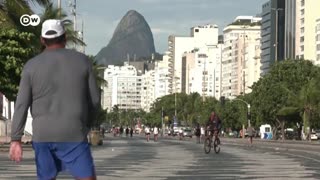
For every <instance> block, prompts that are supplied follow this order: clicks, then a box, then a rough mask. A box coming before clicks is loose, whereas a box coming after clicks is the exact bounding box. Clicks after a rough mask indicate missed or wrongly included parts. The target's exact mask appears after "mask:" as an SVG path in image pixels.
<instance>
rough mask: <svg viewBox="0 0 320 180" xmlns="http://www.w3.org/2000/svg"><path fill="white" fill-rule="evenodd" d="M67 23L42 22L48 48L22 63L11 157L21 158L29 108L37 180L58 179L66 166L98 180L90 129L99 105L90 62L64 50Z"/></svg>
mask: <svg viewBox="0 0 320 180" xmlns="http://www.w3.org/2000/svg"><path fill="white" fill-rule="evenodd" d="M65 32H66V31H65V28H64V25H63V22H62V21H60V20H55V19H50V20H46V21H44V22H43V24H42V31H41V42H42V44H43V45H44V46H45V47H46V48H45V49H44V51H43V52H42V53H40V54H39V55H37V56H35V57H34V58H32V59H30V60H29V61H28V62H27V63H26V64H25V65H24V67H23V70H22V74H21V80H20V85H19V92H18V96H17V99H16V103H15V111H14V115H13V120H12V127H11V128H12V129H11V145H10V151H9V156H10V158H11V160H12V161H15V162H20V161H21V160H22V153H23V150H22V147H21V138H22V136H23V133H24V127H25V125H26V118H27V114H28V109H29V108H30V107H32V108H31V114H32V117H33V122H32V126H33V127H32V129H33V136H32V147H33V149H34V153H35V163H36V168H37V177H38V179H41V180H42V179H55V178H56V176H57V175H58V173H59V172H60V171H64V170H68V171H69V173H70V174H71V175H72V176H73V177H74V178H75V179H79V180H95V179H96V174H95V166H94V162H93V157H92V154H91V150H90V146H89V143H88V138H87V135H88V132H89V130H90V128H91V127H92V125H93V123H94V119H95V117H96V113H97V110H98V108H99V106H100V93H99V90H98V87H97V83H96V79H95V75H94V72H93V67H92V62H91V61H90V60H89V59H88V57H87V56H86V55H84V54H82V53H79V52H76V51H74V50H69V49H65V46H66V34H65Z"/></svg>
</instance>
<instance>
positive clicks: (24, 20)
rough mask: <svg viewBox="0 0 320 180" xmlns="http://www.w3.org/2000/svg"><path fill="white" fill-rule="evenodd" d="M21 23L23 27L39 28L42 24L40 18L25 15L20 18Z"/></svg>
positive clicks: (34, 15) (33, 15)
mask: <svg viewBox="0 0 320 180" xmlns="http://www.w3.org/2000/svg"><path fill="white" fill-rule="evenodd" d="M20 23H21V25H22V26H29V25H31V26H38V25H39V24H40V17H39V16H38V15H36V14H32V15H31V16H30V15H28V14H24V15H22V16H21V17H20Z"/></svg>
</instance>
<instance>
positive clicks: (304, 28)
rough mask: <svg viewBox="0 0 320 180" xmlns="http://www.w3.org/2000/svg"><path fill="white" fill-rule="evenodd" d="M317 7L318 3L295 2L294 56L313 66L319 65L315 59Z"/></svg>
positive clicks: (318, 12)
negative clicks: (309, 61)
mask: <svg viewBox="0 0 320 180" xmlns="http://www.w3.org/2000/svg"><path fill="white" fill-rule="evenodd" d="M319 7H320V1H313V0H296V28H297V31H296V37H297V38H296V56H297V58H301V59H306V60H311V61H312V62H313V63H314V64H320V61H319V60H318V59H319V58H318V57H317V51H318V45H317V38H318V37H317V33H318V30H317V25H318V24H319V21H317V20H318V19H319V18H320V11H319ZM319 48H320V47H319Z"/></svg>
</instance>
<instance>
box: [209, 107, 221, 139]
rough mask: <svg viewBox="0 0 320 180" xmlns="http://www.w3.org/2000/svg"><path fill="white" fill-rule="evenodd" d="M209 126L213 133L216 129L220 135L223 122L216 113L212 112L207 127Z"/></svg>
mask: <svg viewBox="0 0 320 180" xmlns="http://www.w3.org/2000/svg"><path fill="white" fill-rule="evenodd" d="M208 126H209V128H210V130H211V131H212V132H213V130H215V129H216V130H217V131H218V134H219V132H220V129H221V120H220V118H219V117H218V115H217V114H216V113H215V112H214V111H212V112H211V115H210V118H209V120H208V122H207V127H208Z"/></svg>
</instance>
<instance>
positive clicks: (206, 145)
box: [204, 129, 220, 154]
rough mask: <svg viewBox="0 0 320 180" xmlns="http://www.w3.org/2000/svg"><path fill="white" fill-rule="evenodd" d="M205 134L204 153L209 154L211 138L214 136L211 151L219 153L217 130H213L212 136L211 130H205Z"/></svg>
mask: <svg viewBox="0 0 320 180" xmlns="http://www.w3.org/2000/svg"><path fill="white" fill-rule="evenodd" d="M206 134H207V136H206V137H205V140H204V152H205V153H206V154H209V153H210V151H211V148H212V138H213V136H214V141H213V149H214V152H215V153H216V154H218V153H219V152H220V139H219V136H218V130H217V129H215V130H214V134H212V131H211V130H207V133H206Z"/></svg>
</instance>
